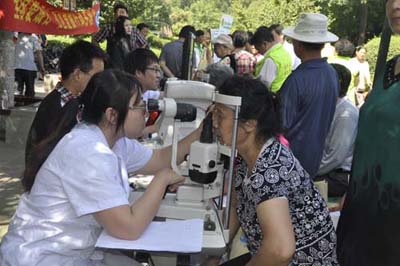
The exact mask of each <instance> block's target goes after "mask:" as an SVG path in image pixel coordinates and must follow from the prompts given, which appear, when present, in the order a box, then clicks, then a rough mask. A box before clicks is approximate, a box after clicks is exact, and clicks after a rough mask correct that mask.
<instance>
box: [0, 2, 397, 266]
mask: <svg viewBox="0 0 400 266" xmlns="http://www.w3.org/2000/svg"><path fill="white" fill-rule="evenodd" d="M114 13H115V21H114V22H113V23H111V24H107V25H106V26H105V27H103V28H102V29H101V30H100V31H99V32H98V33H96V34H95V35H94V36H93V40H92V43H89V42H86V41H77V42H75V43H73V44H72V45H70V46H69V47H67V48H66V49H65V50H64V51H63V54H62V57H61V58H60V72H61V81H60V83H59V84H57V86H56V88H55V89H54V90H53V91H52V92H51V93H49V94H48V95H47V96H46V97H45V98H44V99H43V101H42V102H41V104H40V106H39V109H38V111H37V113H36V116H35V119H34V121H33V124H32V126H31V129H30V131H29V135H28V140H27V145H26V151H25V171H24V173H23V178H22V184H23V187H24V190H25V192H24V194H23V195H22V196H21V199H20V202H19V205H18V208H17V210H16V213H15V215H14V216H13V218H12V220H11V222H10V226H9V230H8V233H7V234H6V235H5V236H4V238H3V240H2V243H1V246H0V264H1V265H14V266H15V265H140V264H139V263H138V262H136V261H135V260H134V259H133V258H131V257H128V256H126V255H124V254H122V253H118V252H110V251H104V250H99V249H97V248H95V242H96V240H97V238H98V236H99V234H100V232H101V230H102V229H105V230H106V231H107V232H108V233H109V234H110V235H112V236H114V237H117V238H122V239H137V238H139V237H140V235H141V234H142V233H143V232H144V230H145V229H146V227H147V226H148V224H149V223H150V222H151V221H152V219H153V218H154V216H155V215H156V213H157V210H158V208H159V206H160V204H161V201H162V196H163V195H164V191H165V190H166V189H167V188H170V189H172V190H173V189H175V188H176V187H177V186H179V184H180V183H181V182H182V181H183V180H184V178H183V177H181V176H179V175H178V174H176V173H175V172H174V171H173V170H171V169H170V161H171V153H172V151H171V147H165V148H163V149H156V150H151V149H149V148H148V147H145V146H143V145H142V144H141V143H140V142H139V141H138V140H139V139H140V138H141V137H142V136H143V135H148V133H149V128H148V127H146V117H147V115H148V114H147V111H146V102H145V101H146V100H147V99H148V98H160V97H163V92H162V91H160V81H161V79H162V77H165V78H182V75H183V74H182V73H183V69H182V57H183V47H184V43H185V41H186V39H187V38H188V37H189V34H193V36H194V37H195V45H194V56H193V62H192V66H193V77H192V78H193V79H198V80H201V81H206V82H209V83H211V84H213V85H214V86H215V87H216V89H217V90H218V91H219V93H221V94H225V95H231V96H239V97H241V99H242V105H241V109H240V112H239V124H238V132H237V141H236V147H237V152H238V156H237V158H236V164H235V170H234V171H235V172H234V182H233V184H234V187H233V191H232V205H231V208H232V211H231V212H230V213H231V217H230V226H229V228H230V236H229V237H230V238H229V240H230V243H229V244H231V241H232V239H233V238H234V236H235V235H236V234H237V232H238V229H239V228H241V232H243V234H244V235H243V236H244V238H245V242H246V246H247V248H248V253H245V254H243V255H241V256H239V257H236V258H232V259H230V260H228V261H223V260H222V259H221V258H219V257H210V258H208V259H207V260H206V261H205V262H204V265H210V266H211V265H221V263H223V264H222V265H226V266H228V265H246V266H253V265H282V266H283V265H293V266H294V265H342V266H355V265H367V266H368V265H371V266H373V265H388V266H392V265H393V266H394V265H397V264H398V259H399V257H398V252H397V251H398V248H397V243H398V241H397V240H398V239H399V238H400V234H398V233H396V232H397V230H396V229H397V228H396V225H398V224H399V219H400V215H398V214H399V213H400V206H399V202H400V201H399V191H400V187H399V180H398V178H397V173H398V172H399V170H400V169H398V168H399V167H400V164H398V163H397V158H398V153H399V151H400V142H399V140H400V138H399V134H400V133H399V132H400V131H399V130H400V125H399V121H400V120H399V119H397V118H398V117H399V108H398V105H397V104H398V103H397V100H398V98H399V90H398V89H397V87H398V86H399V82H398V80H399V73H400V63H399V60H398V56H397V57H395V58H394V59H392V60H390V61H389V62H388V63H387V65H386V68H385V69H383V70H378V71H380V72H379V73H378V79H377V80H376V81H375V84H376V85H375V87H374V89H372V81H371V77H370V73H369V66H368V62H367V61H366V57H365V55H366V52H367V51H366V49H365V47H363V46H357V47H354V45H353V44H351V42H350V41H348V40H346V39H343V38H341V39H339V37H338V36H336V35H335V34H334V33H331V32H329V31H328V18H327V17H326V16H325V15H323V14H318V13H305V14H301V15H300V16H299V18H298V21H297V24H296V25H294V26H292V27H287V28H285V29H284V28H283V27H282V26H281V25H279V24H274V25H270V26H260V27H259V28H257V29H256V30H255V32H254V33H252V32H247V31H243V30H237V31H235V32H233V33H232V35H228V34H221V35H219V36H216V37H215V38H211V36H210V32H209V31H203V30H197V31H196V29H195V28H194V27H192V26H190V25H187V26H184V27H183V28H182V29H181V31H180V33H179V36H178V39H177V40H175V41H173V42H171V43H168V44H167V45H165V46H164V47H163V49H162V52H161V55H160V57H157V55H155V54H154V53H153V52H152V51H151V49H150V45H151V44H149V43H148V41H147V40H146V36H147V34H148V31H149V27H148V26H147V25H146V24H144V23H141V24H139V25H137V26H136V27H133V26H132V24H131V20H130V19H129V17H128V9H127V8H126V6H124V5H122V4H116V5H115V8H114ZM386 15H387V18H388V21H389V23H390V25H391V28H392V30H393V32H394V33H400V21H399V19H398V17H399V16H400V0H387V1H386ZM30 38H32V37H31V36H30V35H27V36H25V35H22V36H21V40H18V42H21V43H22V42H28V41H29V40H28V39H30ZM103 40H107V49H106V52H104V51H103V50H102V49H100V48H99V47H98V44H99V43H100V42H102V41H103ZM330 44H333V46H330ZM29 49H30V51H32V53H28V56H29V58H31V57H32V58H33V53H34V52H35V51H36V50H37V49H36V48H35V46H32V47H30V48H29ZM322 55H326V57H323V56H322ZM20 59H21V58H19V59H16V60H20ZM30 61H32V60H31V59H30ZM22 69H25V70H26V71H22V72H21V70H22ZM17 70H18V73H19V75H18V78H19V79H20V78H21V79H22V77H23V76H24V75H26V76H27V78H29V77H30V72H33V71H36V70H35V69H33V66H32V67H31V66H29V67H26V68H18V69H16V73H17ZM35 73H36V72H35ZM205 76H207V78H206V79H204V77H205ZM27 90H28V91H31V88H30V87H29V89H28V86H27ZM29 93H30V92H29ZM357 107H361V109H360V111H359V108H357ZM210 112H212V118H213V128H214V132H215V134H216V137H217V138H218V140H219V142H220V143H222V144H225V145H228V146H229V145H231V144H232V128H233V125H234V111H233V110H232V109H231V108H230V106H227V105H224V104H215V105H213V106H212V107H211V108H210ZM359 112H360V114H359ZM200 132H201V126H200V127H199V128H198V129H196V130H194V131H193V132H192V133H191V134H189V135H188V136H187V137H185V138H183V139H182V140H181V141H180V142H179V144H178V156H177V162H178V163H179V162H182V161H183V160H184V159H185V155H186V154H188V152H189V148H190V144H191V143H192V142H193V141H195V140H197V139H199V137H200ZM353 151H354V152H353ZM128 173H136V174H152V175H154V179H153V180H152V182H151V183H150V185H149V187H148V188H147V189H146V191H145V193H144V194H143V196H141V198H139V199H138V200H136V201H135V202H133V203H129V201H128V198H129V192H130V188H129V184H128ZM321 180H322V181H325V182H327V184H328V194H329V196H330V197H339V198H341V199H342V202H344V204H343V205H342V206H340V208H342V210H341V217H340V221H339V224H338V227H337V230H336V229H335V225H334V224H333V222H332V219H331V216H330V213H329V209H328V205H327V202H326V200H325V199H324V197H323V195H322V194H321V192H320V191H319V189H318V188H317V186H316V185H315V182H317V181H321Z"/></svg>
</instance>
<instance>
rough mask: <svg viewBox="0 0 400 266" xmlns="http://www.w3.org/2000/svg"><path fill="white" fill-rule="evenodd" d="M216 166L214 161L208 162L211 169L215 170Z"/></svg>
mask: <svg viewBox="0 0 400 266" xmlns="http://www.w3.org/2000/svg"><path fill="white" fill-rule="evenodd" d="M215 165H216V163H215V161H214V160H211V161H209V162H208V167H210V168H214V167H215Z"/></svg>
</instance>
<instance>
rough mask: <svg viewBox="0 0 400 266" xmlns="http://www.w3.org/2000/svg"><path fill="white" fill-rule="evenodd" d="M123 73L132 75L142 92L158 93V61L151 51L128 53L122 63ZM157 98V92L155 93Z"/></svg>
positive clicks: (142, 50) (142, 49) (159, 73)
mask: <svg viewBox="0 0 400 266" xmlns="http://www.w3.org/2000/svg"><path fill="white" fill-rule="evenodd" d="M124 70H125V72H127V73H129V74H132V75H133V76H134V77H135V78H137V80H139V82H140V84H141V85H142V88H143V92H144V93H145V94H146V92H147V91H158V89H159V87H160V80H161V67H160V61H159V60H158V57H157V56H156V54H155V53H153V51H151V50H148V49H145V48H138V49H136V50H135V51H132V52H130V53H129V54H128V55H127V56H126V58H125V61H124ZM156 94H157V95H158V96H157V97H150V98H158V97H159V96H160V95H159V92H158V93H156Z"/></svg>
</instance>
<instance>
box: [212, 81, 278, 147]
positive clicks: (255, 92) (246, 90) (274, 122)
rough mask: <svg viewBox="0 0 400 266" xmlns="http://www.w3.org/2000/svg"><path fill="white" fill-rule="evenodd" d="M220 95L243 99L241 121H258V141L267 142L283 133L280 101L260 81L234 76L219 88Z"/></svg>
mask: <svg viewBox="0 0 400 266" xmlns="http://www.w3.org/2000/svg"><path fill="white" fill-rule="evenodd" d="M219 93H221V94H226V95H231V96H239V97H242V105H241V107H240V113H239V119H240V120H241V121H243V122H245V121H248V120H256V121H257V133H256V134H257V139H258V140H259V141H262V142H265V141H266V140H268V139H269V138H271V137H276V136H278V135H279V134H281V133H282V119H281V113H280V101H279V99H278V97H277V95H276V94H275V93H273V92H271V91H270V90H269V89H268V88H267V86H266V85H265V84H264V83H263V82H262V81H260V80H259V79H254V78H253V77H251V76H237V75H235V76H233V77H232V78H229V79H227V80H226V81H225V82H224V83H223V84H222V86H221V87H220V88H219Z"/></svg>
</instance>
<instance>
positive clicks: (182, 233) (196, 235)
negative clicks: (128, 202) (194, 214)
mask: <svg viewBox="0 0 400 266" xmlns="http://www.w3.org/2000/svg"><path fill="white" fill-rule="evenodd" d="M202 244H203V220H201V219H190V220H167V221H165V222H152V223H150V225H149V226H148V227H147V229H146V230H145V231H144V232H143V234H142V236H141V237H140V238H139V239H138V240H123V239H118V238H115V237H112V236H110V235H109V234H107V232H106V231H105V230H103V232H102V233H101V235H100V237H99V238H98V239H97V243H96V247H101V248H113V249H114V248H115V249H134V250H147V251H168V252H177V253H196V252H200V251H201V247H202Z"/></svg>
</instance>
